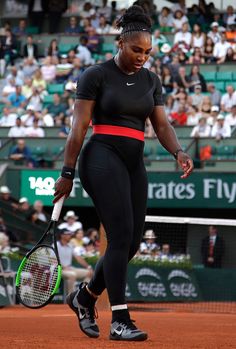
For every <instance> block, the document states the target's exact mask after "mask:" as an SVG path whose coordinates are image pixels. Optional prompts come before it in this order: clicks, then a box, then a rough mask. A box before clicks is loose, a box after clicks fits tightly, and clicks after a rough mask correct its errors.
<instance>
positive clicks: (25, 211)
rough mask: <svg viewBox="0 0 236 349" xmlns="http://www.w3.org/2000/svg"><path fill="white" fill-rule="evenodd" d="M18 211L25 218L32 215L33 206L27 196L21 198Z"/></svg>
mask: <svg viewBox="0 0 236 349" xmlns="http://www.w3.org/2000/svg"><path fill="white" fill-rule="evenodd" d="M17 211H18V212H19V213H20V214H21V215H22V216H23V217H24V218H25V219H29V218H30V217H31V213H32V208H31V207H30V204H29V200H28V199H27V198H26V197H22V198H20V200H19V203H18V208H17Z"/></svg>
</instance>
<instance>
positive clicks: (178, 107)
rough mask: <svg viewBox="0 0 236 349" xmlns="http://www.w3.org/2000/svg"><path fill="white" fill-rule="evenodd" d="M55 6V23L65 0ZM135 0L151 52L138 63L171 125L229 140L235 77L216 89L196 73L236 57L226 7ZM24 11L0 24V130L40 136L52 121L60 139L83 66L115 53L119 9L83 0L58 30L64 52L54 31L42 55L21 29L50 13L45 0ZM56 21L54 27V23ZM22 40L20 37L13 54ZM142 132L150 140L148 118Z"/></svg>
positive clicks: (234, 18) (235, 19) (232, 18)
mask: <svg viewBox="0 0 236 349" xmlns="http://www.w3.org/2000/svg"><path fill="white" fill-rule="evenodd" d="M48 3H50V1H49V2H48ZM59 3H60V4H61V5H60V6H59V8H60V10H59V8H58V9H57V10H56V12H57V14H56V16H57V17H56V18H57V20H58V23H59V22H60V19H61V15H62V14H63V13H64V12H65V11H66V10H67V9H66V7H65V6H64V5H63V3H64V1H60V2H59ZM136 3H138V4H141V5H142V6H143V8H144V9H145V11H147V12H149V13H150V14H151V17H152V19H153V50H152V52H151V56H150V58H149V60H148V61H147V62H146V64H145V67H146V68H148V69H150V70H151V71H153V72H154V73H156V74H157V75H158V76H159V77H160V79H161V81H162V84H163V94H164V97H165V107H166V113H167V116H168V118H169V120H170V122H171V123H172V125H173V126H174V127H175V126H179V125H180V126H181V125H187V126H192V127H193V130H192V131H190V134H189V135H191V137H214V138H216V139H217V140H219V139H222V138H225V137H230V136H231V131H232V130H233V129H234V128H235V126H236V115H235V109H236V91H235V87H236V83H235V76H236V75H235V74H234V73H233V72H231V73H230V74H231V78H229V79H228V81H227V83H223V85H222V86H221V88H220V89H219V88H218V84H217V83H216V78H215V77H212V79H211V81H209V79H207V78H206V76H205V74H204V73H203V72H201V64H206V65H207V64H208V65H209V66H212V65H215V66H216V67H217V66H220V65H221V64H223V63H225V64H226V63H227V64H230V63H235V62H236V14H235V9H234V8H233V6H231V5H230V6H228V7H227V9H226V11H225V12H224V13H223V14H222V13H220V12H219V11H218V9H217V8H215V6H214V3H213V2H212V3H210V4H209V5H207V4H206V3H205V1H204V0H200V1H199V4H198V5H193V6H192V7H191V8H187V7H186V5H185V1H184V0H181V1H179V3H176V4H174V5H173V6H172V7H171V8H167V7H163V8H162V9H158V8H156V6H155V5H154V4H153V2H152V1H151V0H149V1H142V0H139V1H137V2H136ZM63 6H64V7H63ZM70 10H71V11H73V9H70ZM45 11H46V12H45ZM29 12H30V13H31V14H32V16H31V17H30V18H31V20H30V22H29V23H28V22H27V21H26V20H24V19H20V20H19V24H18V25H17V26H15V27H13V26H11V24H10V23H9V22H6V23H5V26H4V27H3V28H1V29H0V34H1V40H0V74H1V77H2V80H0V81H2V82H3V83H2V86H3V88H2V91H1V93H0V104H1V106H2V107H1V109H2V110H1V112H0V127H10V130H9V133H8V136H9V137H12V138H18V137H21V138H22V137H44V135H45V133H44V127H52V126H58V127H59V128H60V130H59V132H58V136H59V137H67V135H68V133H69V130H70V126H71V121H72V113H73V103H74V96H75V88H76V83H77V81H78V79H79V77H80V75H81V74H82V72H83V71H84V70H85V69H86V68H87V67H88V66H90V65H92V64H95V63H100V62H103V61H106V60H109V59H111V58H112V57H113V56H114V55H115V53H116V52H117V41H118V37H119V31H118V30H117V29H116V28H115V22H116V19H117V17H118V16H120V15H121V14H122V12H123V10H122V9H121V10H118V9H117V8H116V6H115V2H112V5H111V6H110V5H108V3H107V1H106V0H104V1H103V2H102V4H101V6H95V5H93V4H92V3H90V2H85V3H84V2H82V3H81V7H80V9H79V12H78V13H76V15H73V16H71V17H67V20H68V24H66V25H65V26H64V29H63V33H62V34H64V35H70V36H74V45H70V47H69V48H67V50H66V51H63V50H62V48H61V46H62V45H61V43H59V42H58V37H57V36H56V35H55V38H54V39H53V40H52V41H51V43H50V45H49V46H48V47H46V48H45V52H44V55H41V56H40V55H39V49H38V44H37V42H36V40H35V39H34V37H33V36H32V35H31V34H28V28H29V26H30V25H33V26H37V27H38V29H39V33H41V32H42V31H43V26H42V23H43V19H44V16H43V13H44V12H45V13H53V11H52V8H51V7H50V6H49V5H48V7H47V9H45V8H42V9H41V11H38V13H36V12H37V11H36V10H35V8H34V7H33V8H29ZM39 12H40V13H39ZM45 13H44V14H45ZM39 18H41V20H40V21H39ZM48 18H49V17H48ZM50 18H51V17H50ZM54 22H55V18H54ZM58 23H57V25H56V26H55V28H59V26H58ZM55 28H51V27H50V28H49V32H50V33H55ZM57 30H59V29H57ZM168 33H171V34H172V36H173V42H170V41H169V39H168V35H167V34H168ZM109 34H112V35H114V44H113V45H110V48H109V49H108V51H105V52H104V51H103V49H102V47H103V44H104V42H105V40H104V39H105V37H106V35H109ZM42 35H43V34H42ZM22 37H25V38H26V40H25V44H24V46H23V47H22V48H21V50H20V51H19V50H17V47H19V42H20V41H21V39H22ZM62 44H63V42H62ZM186 64H187V65H191V67H190V66H186ZM189 68H190V72H189V73H187V71H188V69H189ZM232 71H233V69H232ZM216 110H217V112H216ZM145 135H146V137H155V134H154V132H153V129H152V126H151V124H150V122H149V120H147V123H146V132H145ZM33 166H34V164H33Z"/></svg>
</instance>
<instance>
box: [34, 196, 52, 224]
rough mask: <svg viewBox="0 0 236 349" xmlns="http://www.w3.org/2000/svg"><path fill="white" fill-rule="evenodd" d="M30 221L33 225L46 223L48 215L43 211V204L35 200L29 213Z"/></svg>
mask: <svg viewBox="0 0 236 349" xmlns="http://www.w3.org/2000/svg"><path fill="white" fill-rule="evenodd" d="M31 221H32V222H33V223H40V222H47V221H48V215H47V214H46V212H45V211H44V208H43V203H42V201H41V200H35V202H34V204H33V210H32V213H31Z"/></svg>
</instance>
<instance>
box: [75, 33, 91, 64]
mask: <svg viewBox="0 0 236 349" xmlns="http://www.w3.org/2000/svg"><path fill="white" fill-rule="evenodd" d="M87 45H88V39H87V37H86V36H84V35H81V37H80V43H79V45H78V46H77V47H76V57H78V58H79V59H80V62H81V64H82V65H83V66H88V65H90V64H93V59H92V54H91V52H90V51H89V49H88V47H87Z"/></svg>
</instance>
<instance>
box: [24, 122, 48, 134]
mask: <svg viewBox="0 0 236 349" xmlns="http://www.w3.org/2000/svg"><path fill="white" fill-rule="evenodd" d="M25 136H26V137H41V138H43V137H44V136H45V132H44V129H43V128H42V127H39V121H38V119H37V118H34V120H33V126H28V127H26V130H25Z"/></svg>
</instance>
